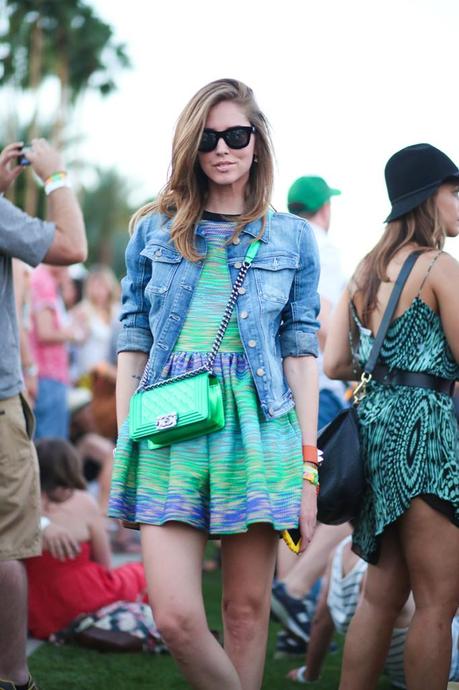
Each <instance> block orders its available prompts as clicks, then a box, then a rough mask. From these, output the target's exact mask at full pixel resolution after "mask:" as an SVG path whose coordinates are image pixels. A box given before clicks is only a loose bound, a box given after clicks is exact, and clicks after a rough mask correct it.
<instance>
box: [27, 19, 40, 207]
mask: <svg viewBox="0 0 459 690" xmlns="http://www.w3.org/2000/svg"><path fill="white" fill-rule="evenodd" d="M42 64H43V31H42V28H41V17H40V16H39V17H38V18H37V21H36V22H35V24H34V26H33V28H32V32H31V40H30V58H29V75H30V78H29V86H30V90H31V91H32V94H35V108H34V113H33V116H32V121H31V123H30V125H29V128H28V131H27V138H28V141H29V142H30V141H31V140H32V139H35V138H36V137H37V136H38V98H37V94H38V89H39V86H40V83H41V77H42ZM37 203H38V188H37V184H36V182H35V180H34V178H33V175H32V173H31V172H30V171H29V173H28V174H27V177H26V189H25V200H24V207H25V211H26V213H28V214H30V215H31V216H35V215H36V214H37Z"/></svg>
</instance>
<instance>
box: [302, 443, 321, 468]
mask: <svg viewBox="0 0 459 690" xmlns="http://www.w3.org/2000/svg"><path fill="white" fill-rule="evenodd" d="M303 462H309V463H311V465H316V467H317V466H318V464H319V455H318V453H317V448H316V446H303Z"/></svg>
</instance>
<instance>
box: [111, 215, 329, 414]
mask: <svg viewBox="0 0 459 690" xmlns="http://www.w3.org/2000/svg"><path fill="white" fill-rule="evenodd" d="M170 226H171V221H170V220H167V219H165V217H164V216H161V215H159V214H152V215H150V216H146V217H145V218H144V219H143V220H142V221H141V222H140V223H139V224H138V226H137V228H136V230H135V232H134V234H133V236H132V237H131V240H130V242H129V244H128V247H127V250H126V269H127V275H126V277H125V278H123V281H122V310H121V315H120V320H121V325H122V330H121V333H120V336H119V340H118V352H126V351H127V352H132V351H140V352H146V353H149V354H150V357H151V370H150V379H149V381H148V384H150V383H155V382H156V381H158V380H160V379H161V378H162V376H164V374H163V369H164V367H165V365H166V362H167V360H168V358H169V356H170V354H171V352H172V351H173V349H174V346H175V343H176V341H177V338H178V336H179V333H180V330H181V328H182V325H183V323H184V320H185V317H186V314H187V311H188V308H189V305H190V301H191V298H192V295H193V290H194V288H195V286H196V284H197V282H198V280H199V276H200V274H201V270H202V266H203V260H199V261H197V262H191V261H188V260H186V259H184V258H183V257H182V255H181V254H179V252H178V251H177V250H176V249H175V247H174V246H173V244H172V243H171V241H170ZM260 227H261V221H255V222H253V223H250V224H249V225H247V226H245V228H244V229H243V231H242V232H241V234H240V237H239V238H238V240H236V241H235V242H233V243H229V244H228V247H227V255H228V266H229V271H230V275H231V280H232V282H233V283H234V281H235V279H236V276H237V273H238V270H239V268H240V266H241V262H242V261H243V259H244V256H245V254H246V252H247V248H248V246H249V244H250V242H251V241H253V238H254V237H256V236H257V234H258V233H259V231H260ZM196 247H197V250H198V252H199V253H200V254H201V255H202V256H203V257H205V255H206V252H207V242H206V239H205V238H204V237H203V236H202V233H201V230H200V226H199V225H198V226H197V229H196ZM319 272H320V268H319V256H318V250H317V245H316V240H315V237H314V233H313V231H312V230H311V228H310V226H309V225H308V223H307V222H306V221H304V220H302V219H301V218H298V217H297V216H293V215H291V214H289V213H273V214H270V215H269V216H268V219H267V224H266V228H265V232H264V234H263V237H262V238H261V245H260V248H259V250H258V254H257V255H256V257H255V260H254V262H253V264H252V266H251V268H250V269H249V271H248V274H247V276H246V279H245V282H244V288H245V290H246V291H245V293H244V294H242V295H240V296H239V298H238V300H237V307H236V308H237V320H238V326H239V333H240V336H241V340H242V344H243V346H244V350H245V353H246V356H247V360H248V362H249V366H250V369H251V372H252V376H253V379H254V381H255V386H256V389H257V392H258V397H259V400H260V404H261V408H262V410H263V413H264V415H265V417H266V418H267V419H270V418H273V417H279V416H280V415H282V414H285V413H286V412H287V411H288V410H289V409H291V408H292V407H293V405H294V402H293V397H292V393H291V391H290V389H289V387H288V385H287V383H286V380H285V377H284V373H283V367H282V358H283V357H288V356H292V357H301V356H308V355H312V356H314V357H317V354H318V344H317V335H316V334H317V330H318V328H319V324H318V321H317V315H318V313H319V306H320V303H319V296H318V293H317V283H318V280H319ZM222 316H223V314H222ZM249 341H250V346H249ZM211 344H212V343H209V349H210V347H211ZM254 344H255V345H254Z"/></svg>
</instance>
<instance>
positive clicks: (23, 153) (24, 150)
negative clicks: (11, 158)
mask: <svg viewBox="0 0 459 690" xmlns="http://www.w3.org/2000/svg"><path fill="white" fill-rule="evenodd" d="M30 148H31V147H30V145H27V144H25V145H24V146H23V147H22V150H21V153H20V154H19V156H18V158H17V163H18V165H22V166H25V165H30V161H29V159H28V158H27V155H26V153H27V150H28V149H30Z"/></svg>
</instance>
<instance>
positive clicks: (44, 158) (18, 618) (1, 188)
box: [0, 139, 87, 690]
mask: <svg viewBox="0 0 459 690" xmlns="http://www.w3.org/2000/svg"><path fill="white" fill-rule="evenodd" d="M29 164H30V166H31V167H32V169H33V170H34V172H35V173H36V174H37V176H38V177H39V178H40V179H41V180H42V181H43V183H44V189H45V193H46V195H47V201H48V220H47V221H42V220H40V219H38V218H32V217H31V216H29V215H27V214H25V213H23V212H22V211H21V210H20V209H18V208H17V207H16V206H14V204H12V203H10V202H9V201H8V200H7V199H5V198H4V197H3V194H4V193H5V192H6V190H7V189H8V187H9V186H10V185H11V184H12V182H13V181H14V180H15V179H16V177H17V176H18V175H19V174H20V173H21V171H22V170H23V168H24V165H29ZM86 254H87V243H86V235H85V229H84V222H83V216H82V213H81V210H80V207H79V205H78V202H77V199H76V197H75V195H74V193H73V192H72V190H71V188H70V183H69V178H68V174H67V172H66V170H65V167H64V163H63V159H62V157H61V155H60V154H59V153H58V152H57V151H56V150H55V149H54V148H53V147H51V146H50V145H49V144H48V143H47V142H46V141H45V140H44V139H34V140H33V141H32V144H31V146H30V147H28V148H27V149H24V148H23V144H22V143H20V142H17V143H13V144H9V145H8V146H6V147H5V148H4V149H3V151H2V152H1V154H0V295H2V307H1V309H2V318H1V327H0V353H1V356H0V690H36V685H35V683H34V681H33V680H32V678H31V677H30V675H29V673H28V668H27V660H26V638H27V580H26V575H25V569H24V568H23V566H22V564H21V563H20V561H21V560H22V559H24V558H28V557H30V556H36V555H38V554H40V552H41V530H40V486H39V473H38V462H37V458H36V453H35V447H34V445H33V442H32V435H33V426H34V419H33V414H32V412H31V410H30V408H29V406H28V403H27V401H26V399H25V397H24V396H23V395H22V391H23V386H24V384H23V379H22V373H21V365H20V353H19V335H18V325H17V319H16V311H15V301H14V291H13V275H12V259H13V258H18V259H21V260H22V261H24V262H25V263H27V264H29V265H31V266H36V265H37V264H39V263H41V262H45V263H49V264H53V265H68V264H73V263H77V262H80V261H84V260H85V258H86Z"/></svg>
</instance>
